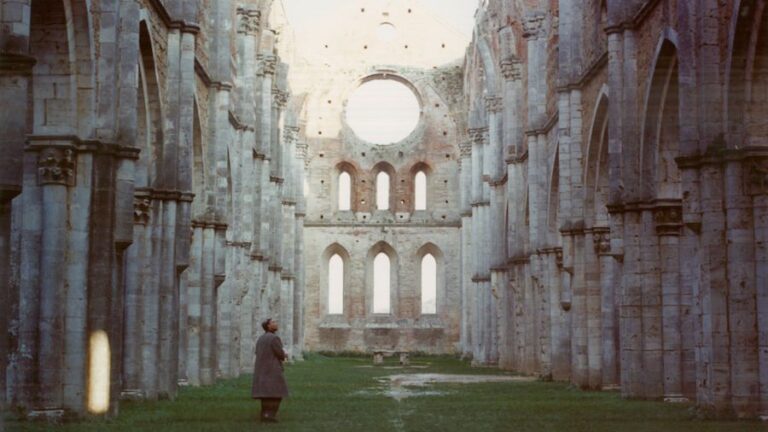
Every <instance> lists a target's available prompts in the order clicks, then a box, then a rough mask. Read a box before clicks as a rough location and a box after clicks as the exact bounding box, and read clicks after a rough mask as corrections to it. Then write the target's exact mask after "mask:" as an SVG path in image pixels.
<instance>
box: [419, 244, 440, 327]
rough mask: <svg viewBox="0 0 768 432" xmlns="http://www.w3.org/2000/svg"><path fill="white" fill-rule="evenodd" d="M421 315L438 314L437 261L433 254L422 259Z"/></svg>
mask: <svg viewBox="0 0 768 432" xmlns="http://www.w3.org/2000/svg"><path fill="white" fill-rule="evenodd" d="M421 313H423V314H434V313H437V261H435V257H433V256H432V254H426V255H424V258H422V259H421Z"/></svg>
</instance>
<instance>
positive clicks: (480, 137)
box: [467, 127, 488, 145]
mask: <svg viewBox="0 0 768 432" xmlns="http://www.w3.org/2000/svg"><path fill="white" fill-rule="evenodd" d="M467 134H468V135H469V140H470V141H471V143H472V144H477V145H483V144H485V143H487V142H488V128H487V127H483V128H472V129H468V130H467Z"/></svg>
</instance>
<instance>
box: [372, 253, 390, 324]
mask: <svg viewBox="0 0 768 432" xmlns="http://www.w3.org/2000/svg"><path fill="white" fill-rule="evenodd" d="M389 290H390V287H389V256H387V254H385V253H384V252H381V253H380V254H378V255H376V258H375V259H374V260H373V313H381V314H388V313H389V304H390V301H389Z"/></svg>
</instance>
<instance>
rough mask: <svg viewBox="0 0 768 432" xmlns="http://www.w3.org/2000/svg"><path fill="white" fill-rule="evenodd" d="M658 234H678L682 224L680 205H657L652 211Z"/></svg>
mask: <svg viewBox="0 0 768 432" xmlns="http://www.w3.org/2000/svg"><path fill="white" fill-rule="evenodd" d="M653 219H654V221H655V222H656V233H657V234H658V235H680V228H682V226H683V211H682V207H681V206H663V207H657V208H656V209H654V211H653Z"/></svg>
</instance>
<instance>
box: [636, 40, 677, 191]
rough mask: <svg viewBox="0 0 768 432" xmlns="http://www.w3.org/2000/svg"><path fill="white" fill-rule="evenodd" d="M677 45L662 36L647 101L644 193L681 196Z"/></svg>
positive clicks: (642, 162)
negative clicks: (676, 159)
mask: <svg viewBox="0 0 768 432" xmlns="http://www.w3.org/2000/svg"><path fill="white" fill-rule="evenodd" d="M678 76H679V75H678V57H677V47H676V46H675V44H674V43H673V42H672V41H671V40H670V39H667V38H665V39H663V40H662V42H661V45H660V47H659V50H658V55H657V58H656V62H655V65H654V69H653V74H652V76H651V80H650V86H649V87H648V93H647V95H646V101H645V115H644V118H643V129H642V130H643V135H642V136H641V138H642V141H641V145H640V162H639V163H640V165H639V166H640V177H641V197H642V198H643V199H653V198H679V197H680V195H681V183H680V172H679V170H678V168H677V163H676V162H675V158H676V157H677V156H678V154H679V141H680V132H679V127H680V126H679V118H680V112H679V106H680V103H679V80H678Z"/></svg>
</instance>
